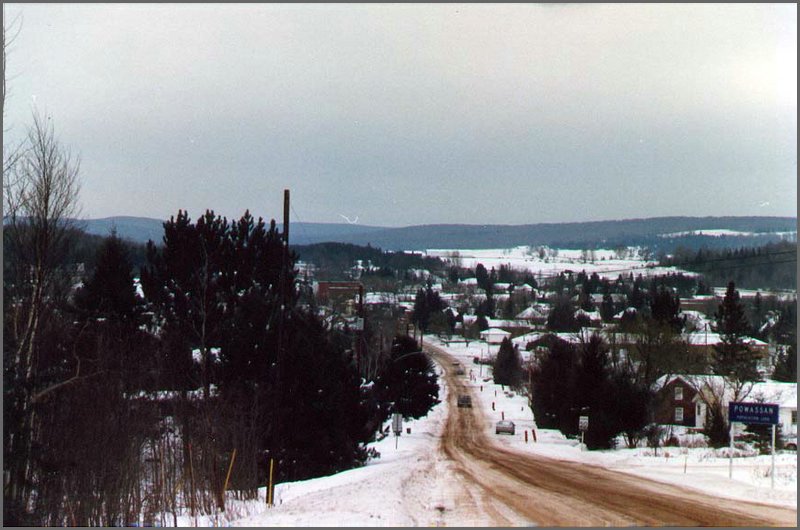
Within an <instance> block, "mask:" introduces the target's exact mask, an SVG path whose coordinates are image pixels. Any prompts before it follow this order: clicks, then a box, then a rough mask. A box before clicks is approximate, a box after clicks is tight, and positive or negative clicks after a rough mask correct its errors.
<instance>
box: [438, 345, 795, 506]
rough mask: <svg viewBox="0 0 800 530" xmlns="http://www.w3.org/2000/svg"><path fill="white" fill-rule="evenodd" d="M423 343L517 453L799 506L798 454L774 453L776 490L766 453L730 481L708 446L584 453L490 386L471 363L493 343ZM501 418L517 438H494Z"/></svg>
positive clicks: (515, 398) (489, 429) (523, 400)
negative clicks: (462, 370)
mask: <svg viewBox="0 0 800 530" xmlns="http://www.w3.org/2000/svg"><path fill="white" fill-rule="evenodd" d="M425 341H426V342H428V343H429V344H433V345H436V346H439V347H441V348H443V349H444V350H446V351H448V352H449V353H451V354H452V355H453V356H454V357H456V358H457V359H459V360H460V361H461V362H462V363H463V364H464V366H465V367H466V372H467V374H466V375H465V376H464V377H465V378H466V380H467V381H468V385H469V386H471V387H473V389H474V390H475V395H476V396H478V402H479V403H476V406H477V405H478V404H479V405H480V406H481V408H482V409H483V411H484V414H485V417H486V422H485V427H484V428H485V430H486V434H487V435H488V436H491V437H494V438H495V439H496V440H497V441H498V442H499V443H501V444H503V445H505V446H508V447H510V448H513V449H515V450H518V451H524V452H530V453H535V454H538V455H542V456H548V457H552V458H558V459H563V460H570V461H577V462H585V463H587V464H594V465H598V466H602V467H606V468H608V469H613V470H615V471H622V472H625V473H631V474H635V475H639V476H642V477H646V478H649V479H653V480H658V481H661V482H668V483H671V484H676V485H680V486H686V487H688V488H693V489H697V490H699V491H702V492H705V493H709V494H711V495H715V496H718V497H727V498H732V499H741V500H750V501H758V502H762V503H765V504H776V505H781V506H789V507H792V508H796V507H797V453H796V452H794V451H784V452H779V453H778V454H776V455H775V466H776V472H775V489H771V487H770V471H771V456H769V455H761V456H753V457H738V458H734V459H733V478H732V479H729V478H728V462H729V460H728V458H725V457H724V456H721V455H722V454H723V453H724V451H715V450H714V449H710V448H703V447H693V448H683V447H663V448H659V449H658V456H656V455H654V451H653V449H650V448H646V447H639V448H635V449H628V448H620V449H616V450H608V451H586V450H582V448H581V446H580V444H579V442H578V441H577V440H572V439H568V438H565V437H564V436H563V435H562V434H561V433H560V432H559V431H557V430H549V429H547V430H544V429H538V428H537V427H536V424H535V421H534V419H533V413H532V412H531V409H530V407H529V406H528V399H527V397H525V396H521V395H517V394H514V393H511V392H509V393H506V392H508V388H504V387H501V386H500V385H495V384H494V383H493V382H492V380H491V378H490V377H491V368H490V367H488V366H483V367H482V368H481V367H480V366H479V365H477V364H473V359H474V358H475V357H479V358H480V357H481V355H482V354H483V356H484V358H486V357H487V353H488V350H487V349H488V348H490V353H491V354H492V355H495V354H496V353H497V345H492V346H490V347H487V345H486V343H484V342H481V341H471V342H470V344H469V346H468V347H467V346H466V345H464V344H462V343H451V344H450V345H449V346H445V345H444V344H443V343H441V342H440V341H439V340H438V339H437V338H435V337H434V336H427V335H426V336H425ZM481 374H482V376H481ZM486 379H488V381H486ZM492 404H494V410H492ZM501 419H506V420H511V421H513V422H514V423H515V426H516V434H514V435H513V436H509V435H505V434H504V435H495V433H494V425H495V422H497V421H499V420H501ZM589 421H591V418H590V420H589ZM526 430H527V431H528V442H527V443H526V442H525V431H526ZM532 430H535V431H536V439H537V441H536V442H534V441H533V434H532V432H531V431H532ZM623 447H624V446H623Z"/></svg>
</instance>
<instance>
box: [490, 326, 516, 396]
mask: <svg viewBox="0 0 800 530" xmlns="http://www.w3.org/2000/svg"><path fill="white" fill-rule="evenodd" d="M493 371H494V382H495V384H498V385H507V386H510V387H512V388H517V387H519V386H520V384H521V382H522V356H521V355H520V353H519V347H518V346H514V345H513V344H512V343H511V341H510V340H509V339H508V337H506V338H504V339H503V341H502V342H501V343H500V349H499V351H498V352H497V358H496V359H495V361H494V370H493Z"/></svg>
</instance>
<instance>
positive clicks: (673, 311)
mask: <svg viewBox="0 0 800 530" xmlns="http://www.w3.org/2000/svg"><path fill="white" fill-rule="evenodd" d="M680 311H681V302H680V298H679V297H678V295H677V294H675V295H673V294H672V291H671V290H670V289H668V288H667V287H665V286H663V285H662V286H660V287H659V288H658V289H656V290H655V292H654V294H653V296H652V298H651V300H650V315H651V316H652V318H653V319H654V320H655V321H656V322H658V323H660V324H662V325H664V326H669V327H670V328H671V329H672V330H673V331H675V332H676V333H680V331H681V329H683V319H681V318H680V316H678V315H679V314H680Z"/></svg>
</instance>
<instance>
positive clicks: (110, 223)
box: [82, 217, 797, 252]
mask: <svg viewBox="0 0 800 530" xmlns="http://www.w3.org/2000/svg"><path fill="white" fill-rule="evenodd" d="M82 223H83V224H84V226H85V230H86V231H87V232H89V233H91V234H98V235H107V234H109V233H110V231H111V228H112V227H116V229H117V234H118V235H119V236H121V237H124V238H128V239H131V240H133V241H137V242H146V241H147V240H148V239H152V240H153V241H155V242H157V243H159V242H160V241H161V237H162V235H163V228H162V223H163V221H160V220H157V219H149V218H143V217H108V218H105V219H90V220H86V221H82ZM290 235H291V242H292V244H293V245H309V244H314V243H322V242H337V243H352V244H356V245H367V244H369V245H372V246H373V247H379V248H381V249H384V250H422V249H431V248H453V249H457V248H461V249H467V248H507V247H514V246H520V245H534V246H535V245H548V246H551V247H561V248H592V247H594V248H601V247H603V248H614V247H616V246H636V245H647V246H650V247H652V248H654V249H657V250H664V251H666V252H670V251H671V250H673V249H675V248H677V247H679V246H684V247H687V248H700V247H707V248H731V247H740V246H757V245H762V244H765V243H768V242H772V241H779V240H785V239H789V240H793V241H796V240H797V218H795V217H654V218H649V219H625V220H618V221H592V222H585V223H538V224H529V225H466V224H432V225H417V226H407V227H398V228H389V227H379V226H364V225H356V224H347V223H292V224H291V225H290Z"/></svg>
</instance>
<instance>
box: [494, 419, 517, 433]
mask: <svg viewBox="0 0 800 530" xmlns="http://www.w3.org/2000/svg"><path fill="white" fill-rule="evenodd" d="M514 431H515V426H514V422H513V421H509V420H500V421H498V422H497V424H496V425H495V426H494V433H495V434H500V433H506V434H514Z"/></svg>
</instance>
